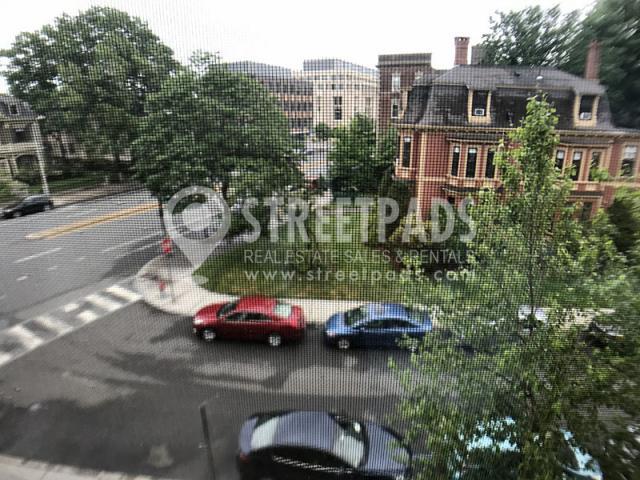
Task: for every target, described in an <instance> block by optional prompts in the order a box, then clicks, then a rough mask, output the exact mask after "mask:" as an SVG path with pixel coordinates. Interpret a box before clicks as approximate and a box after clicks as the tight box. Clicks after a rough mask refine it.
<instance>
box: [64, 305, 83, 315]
mask: <svg viewBox="0 0 640 480" xmlns="http://www.w3.org/2000/svg"><path fill="white" fill-rule="evenodd" d="M79 307H80V305H78V304H77V303H67V304H66V305H65V306H64V307H62V310H63V311H64V313H69V312H73V311H74V310H77V309H78V308H79Z"/></svg>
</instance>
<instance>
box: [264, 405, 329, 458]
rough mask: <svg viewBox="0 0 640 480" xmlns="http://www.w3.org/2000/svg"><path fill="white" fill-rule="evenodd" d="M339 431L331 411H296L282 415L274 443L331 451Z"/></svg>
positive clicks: (276, 444)
mask: <svg viewBox="0 0 640 480" xmlns="http://www.w3.org/2000/svg"><path fill="white" fill-rule="evenodd" d="M338 433H339V426H338V424H337V423H336V421H335V419H334V418H333V417H332V416H331V415H330V414H329V413H327V412H314V411H295V412H290V413H285V414H283V415H282V416H281V417H280V420H279V422H278V426H277V428H276V432H275V435H274V437H273V445H274V446H289V447H303V448H313V449H316V450H322V451H326V452H330V451H331V450H332V449H333V444H334V443H335V440H336V436H337V435H338Z"/></svg>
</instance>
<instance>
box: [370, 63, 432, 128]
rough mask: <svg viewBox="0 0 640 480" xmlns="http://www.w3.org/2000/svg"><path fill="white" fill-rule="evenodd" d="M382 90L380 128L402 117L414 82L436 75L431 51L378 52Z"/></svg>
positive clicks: (379, 112) (380, 92)
mask: <svg viewBox="0 0 640 480" xmlns="http://www.w3.org/2000/svg"><path fill="white" fill-rule="evenodd" d="M378 72H379V76H380V89H379V94H378V128H379V129H380V130H386V128H387V127H388V126H389V123H391V122H394V121H396V120H398V119H400V118H402V116H403V114H404V111H405V109H406V106H407V96H408V93H409V90H411V87H412V85H413V83H414V82H415V81H416V80H418V79H420V78H422V77H423V76H424V75H433V73H434V70H433V68H432V67H431V54H430V53H402V54H391V55H378Z"/></svg>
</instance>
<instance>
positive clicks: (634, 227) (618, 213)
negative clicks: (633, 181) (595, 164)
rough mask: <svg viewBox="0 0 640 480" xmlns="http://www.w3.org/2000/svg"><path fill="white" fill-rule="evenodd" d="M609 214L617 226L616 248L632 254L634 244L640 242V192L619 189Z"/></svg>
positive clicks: (615, 235) (615, 234)
mask: <svg viewBox="0 0 640 480" xmlns="http://www.w3.org/2000/svg"><path fill="white" fill-rule="evenodd" d="M607 216H608V217H609V220H610V221H611V223H612V224H613V226H614V228H615V233H614V234H613V240H614V242H615V245H616V248H617V249H618V250H619V251H620V252H621V253H623V254H624V255H630V254H631V252H632V249H633V247H634V245H636V244H637V243H638V242H640V192H638V191H637V190H632V189H629V188H621V189H619V190H618V191H617V192H616V196H615V198H614V200H613V203H612V204H611V206H610V207H609V208H608V209H607Z"/></svg>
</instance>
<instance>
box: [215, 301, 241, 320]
mask: <svg viewBox="0 0 640 480" xmlns="http://www.w3.org/2000/svg"><path fill="white" fill-rule="evenodd" d="M237 306H238V302H229V303H225V304H224V305H223V306H222V308H220V311H219V312H218V314H219V315H220V316H221V317H223V316H225V315H227V314H229V313H231V312H233V311H234V310H235V309H236V307H237Z"/></svg>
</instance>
